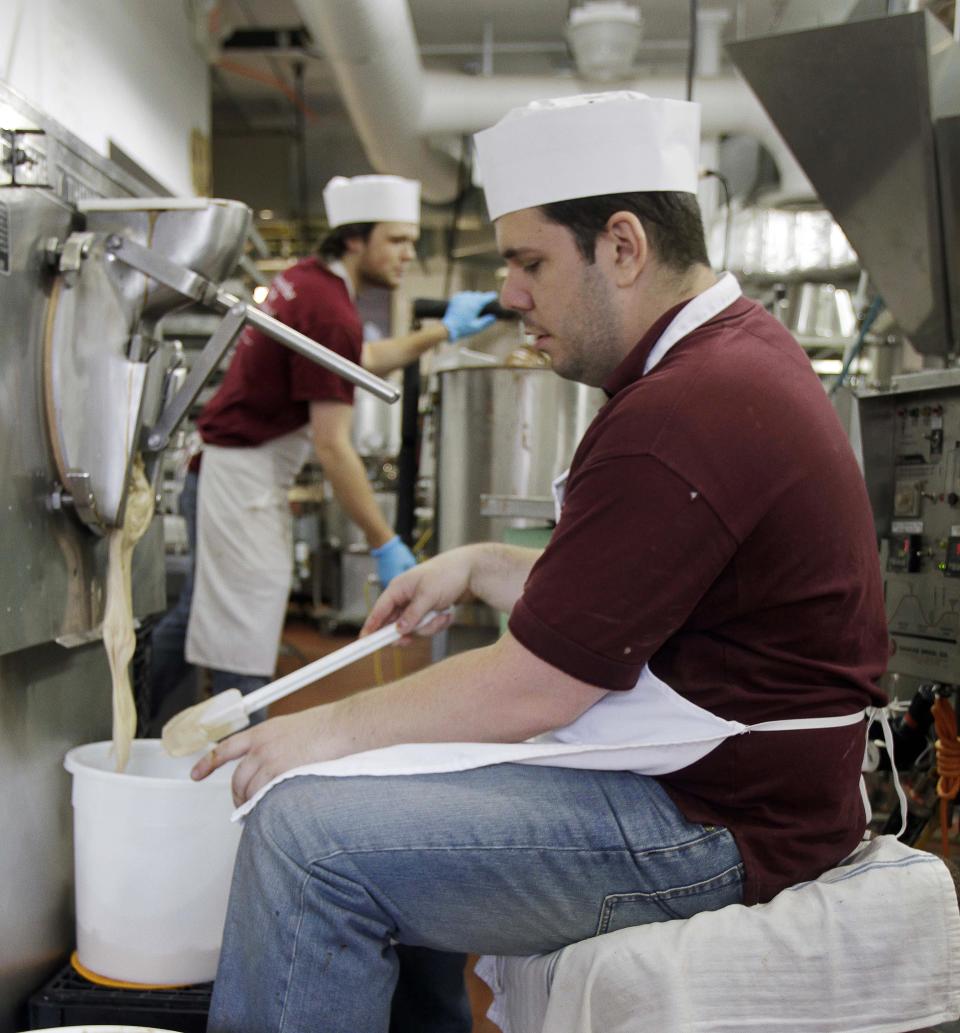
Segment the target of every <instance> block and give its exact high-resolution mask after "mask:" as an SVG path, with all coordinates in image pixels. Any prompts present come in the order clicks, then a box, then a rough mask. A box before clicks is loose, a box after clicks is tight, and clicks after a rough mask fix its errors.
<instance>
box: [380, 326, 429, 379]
mask: <svg viewBox="0 0 960 1033" xmlns="http://www.w3.org/2000/svg"><path fill="white" fill-rule="evenodd" d="M446 339H447V331H446V328H445V327H444V325H443V323H435V324H431V325H430V326H427V327H424V328H423V329H422V330H414V331H413V332H412V333H409V334H403V335H402V336H400V337H385V338H384V339H383V340H380V341H365V342H364V345H363V355H362V358H361V364H362V366H363V368H364V369H367V370H369V371H370V372H371V373H375V374H376V375H377V376H383V375H384V374H386V373H392V372H393V370H395V369H401V368H402V367H404V366H409V365H410V363H411V362H416V361H417V360H418V359H419V358H420V356H421V355H423V353H424V352H426V351H429V350H430V349H431V348H432V347H433V346H434V345H436V344H440V343H441V342H443V341H445V340H446Z"/></svg>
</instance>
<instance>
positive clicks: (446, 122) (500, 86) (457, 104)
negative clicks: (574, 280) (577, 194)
mask: <svg viewBox="0 0 960 1033" xmlns="http://www.w3.org/2000/svg"><path fill="white" fill-rule="evenodd" d="M424 85H425V89H424V94H423V96H424V105H423V110H422V112H421V115H420V120H419V123H418V126H417V131H418V132H419V133H420V135H421V136H431V135H443V134H454V133H474V132H477V131H478V130H480V129H486V128H487V126H491V125H493V124H494V122H496V121H497V120H498V119H500V118H502V117H503V116H504V115H505V114H506V113H507V112H508V111H509V110H510V109H511V108H515V107H520V106H521V105H523V104H527V103H528V102H529V101H531V100H535V99H537V98H544V97H566V96H571V95H573V94H577V93H583V92H592V91H595V90H596V86H592V87H591V86H590V85H588V84H585V83H583V82H582V81H581V80H578V79H560V78H555V77H550V76H507V75H496V76H493V77H491V78H489V79H481V78H478V77H475V76H467V75H458V74H456V73H453V72H426V73H424ZM616 88H617V89H625V90H637V91H638V92H640V93H648V94H650V95H651V96H655V97H668V98H671V99H674V100H683V99H684V98H685V97H686V89H687V87H686V80H685V79H684V78H683V77H682V76H669V77H667V76H655V77H649V78H645V79H635V80H633V81H631V82H626V83H619V84H618V85H617V87H616ZM696 99H697V103H699V104H700V124H701V131H702V133H703V136H704V137H705V138H715V137H719V136H725V135H728V134H742V135H744V136H750V137H754V138H757V139H759V140H760V142H761V143H762V144H763V145H764V146H765V147H766V148H767V150H769V151H770V154H771V156H772V157H773V159H774V161H775V162H776V164H777V169H778V171H779V172H780V187H779V189H778V191H777V196H778V198H780V199H783V200H787V199H790V200H803V199H810V198H813V197H814V196H815V193H814V190H813V187H812V186H811V185H810V180H809V179H807V177H806V175H805V173H804V172H803V170H802V169H801V168H800V166H799V165H798V164H797V161H796V159H795V158H794V157H793V154H792V152H791V151H790V149H789V148H788V147H787V145H786V143H785V142H784V140H783V138H782V137H781V136H780V134H779V133H778V132H777V130H776V129H775V128H774V126H773V123H772V122H771V121H770V118H769V116H768V115H767V113H766V111H764V109H763V106H762V105H761V104H760V102H759V101H758V100H757V98H756V97H755V96H754V93H753V91H752V90H751V89H750V87H749V86H747V84H746V83H745V82H744V81H743V80H742V79H741V78H740V77H739V76H733V75H729V76H724V77H723V78H717V79H710V80H708V81H705V82H703V83H701V84H699V88H698V90H697V95H696Z"/></svg>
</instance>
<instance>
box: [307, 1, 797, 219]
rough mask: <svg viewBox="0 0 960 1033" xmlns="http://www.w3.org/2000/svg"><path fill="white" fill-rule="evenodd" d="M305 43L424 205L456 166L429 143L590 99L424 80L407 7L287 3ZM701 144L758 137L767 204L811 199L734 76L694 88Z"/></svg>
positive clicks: (576, 88) (514, 84) (560, 85)
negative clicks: (770, 190) (771, 185)
mask: <svg viewBox="0 0 960 1033" xmlns="http://www.w3.org/2000/svg"><path fill="white" fill-rule="evenodd" d="M296 5H297V9H298V10H299V12H300V15H301V17H302V18H303V21H304V24H305V25H306V26H307V28H308V29H309V30H310V33H311V34H312V35H313V37H314V40H315V41H316V42H317V43H318V44H319V45H320V46H321V47H322V48H323V52H324V54H325V55H326V56H327V59H328V60H329V61H330V62H331V65H332V67H333V72H334V75H335V77H336V80H337V84H338V87H339V89H340V92H341V95H342V96H343V99H344V103H345V104H346V106H347V110H348V112H349V114H350V118H351V120H352V121H353V124H354V127H355V129H356V131H357V134H358V136H359V137H360V140H361V143H362V144H363V147H364V150H365V152H366V154H367V158H368V159H369V161H370V164H371V165H372V166H373V167H374V169H376V170H377V171H378V172H381V173H392V174H394V175H400V176H408V177H410V178H411V179H419V180H420V181H421V183H422V184H423V196H424V198H425V199H426V200H428V201H431V202H433V203H438V204H439V203H444V202H448V201H450V200H452V199H453V197H454V196H455V195H456V190H457V162H456V161H455V160H454V159H453V158H451V157H449V156H448V155H446V154H444V153H443V152H441V151H439V150H437V149H436V148H434V147H431V146H430V144H429V143H428V142H427V140H428V138H429V137H430V136H447V137H449V136H460V135H463V134H465V133H473V132H477V131H478V130H480V129H486V128H487V127H488V126H491V125H493V124H494V122H496V121H498V120H499V119H500V118H502V117H503V116H504V115H505V114H506V113H507V112H508V111H509V110H510V109H511V108H515V107H520V106H522V105H524V104H527V103H529V102H530V101H531V100H537V99H542V98H545V97H561V96H569V95H571V94H577V93H590V92H596V91H597V89H598V87H597V85H596V84H590V83H585V82H583V81H582V80H579V79H569V78H560V77H554V76H502V75H492V76H470V75H462V74H457V73H447V72H427V71H425V70H424V68H423V65H422V63H421V61H420V53H419V49H418V44H417V40H416V36H415V35H414V30H413V22H412V20H411V18H410V12H409V9H408V7H407V3H406V0H350V2H349V3H344V2H343V0H296ZM617 88H618V89H631V90H638V91H639V92H641V93H649V94H651V95H654V96H660V97H671V98H676V99H681V100H682V99H683V98H684V97H685V96H686V83H685V80H683V79H682V78H681V77H662V78H661V77H649V78H645V79H637V80H634V81H632V82H627V83H623V84H618V85H617ZM696 99H697V101H698V102H699V103H700V104H701V105H702V115H701V117H702V126H703V134H704V136H705V137H716V136H721V135H726V134H733V133H742V134H744V135H747V136H752V137H756V138H759V140H760V141H761V143H763V145H764V146H765V147H766V148H767V149H768V150H769V151H770V153H771V155H772V157H773V159H774V161H775V162H776V164H777V168H778V170H779V172H780V188H779V189H778V191H777V195H776V198H775V199H776V200H788V199H789V200H801V199H810V198H813V197H815V193H814V190H813V187H812V186H811V185H810V181H809V180H808V179H807V177H806V175H805V174H804V173H803V171H802V169H801V168H800V166H799V165H798V164H797V162H796V160H795V159H794V157H793V155H792V153H791V152H790V150H789V148H788V147H787V145H786V144H785V143H784V141H783V139H782V138H781V136H780V134H779V133H778V132H777V130H776V129H775V128H774V126H773V123H772V122H771V121H770V119H769V117H768V116H767V114H766V112H765V111H764V109H763V107H762V106H761V105H760V103H759V101H757V99H756V98H755V97H754V95H753V93H752V91H751V90H750V88H749V87H748V86H747V85H746V84H745V83H744V82H743V80H741V79H740V78H739V77H736V76H724V77H722V78H711V79H709V80H707V81H704V82H702V83H701V84H700V89H699V90H698V92H697V98H696Z"/></svg>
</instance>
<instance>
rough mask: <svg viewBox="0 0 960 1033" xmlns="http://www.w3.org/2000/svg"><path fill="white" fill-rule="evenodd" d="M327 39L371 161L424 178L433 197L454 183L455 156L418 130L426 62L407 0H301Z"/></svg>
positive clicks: (308, 21)
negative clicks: (433, 145) (422, 61)
mask: <svg viewBox="0 0 960 1033" xmlns="http://www.w3.org/2000/svg"><path fill="white" fill-rule="evenodd" d="M296 4H297V9H298V10H299V12H300V16H301V18H303V21H304V24H305V25H306V26H307V28H308V29H309V30H310V33H311V35H312V36H313V38H314V39H315V40H317V42H318V43H320V45H321V46H322V47H323V51H324V54H325V55H326V57H327V60H329V61H330V64H331V65H332V67H333V73H334V76H335V77H336V80H337V85H338V87H339V89H340V93H341V95H342V97H343V100H344V103H345V104H346V106H347V111H349V113H350V118H351V120H352V122H353V125H354V128H355V129H356V131H357V135H358V136H359V137H360V141H361V143H362V144H363V148H364V150H365V151H366V154H367V157H368V158H369V159H370V164H371V165H372V166H373V167H374V168H375V169H376V170H377V171H378V172H382V173H390V174H393V175H398V176H407V177H409V178H410V179H419V180H420V182H421V184H422V192H423V196H424V198H425V199H426V200H428V201H433V202H435V203H443V202H446V201H450V200H452V199H453V198H454V196H455V195H456V191H457V163H456V162H455V161H454V160H453V159H452V158H449V157H447V156H446V155H444V154H441V153H439V152H438V151H436V150H434V149H433V148H431V147H429V146H428V145H427V144H426V143H425V142H424V141H423V140H422V139H421V138H420V135H419V132H418V128H417V126H418V123H419V120H420V112H421V109H422V106H423V92H424V81H423V66H422V65H421V64H420V52H419V50H418V48H417V40H416V37H415V36H414V32H413V22H412V21H411V19H410V11H409V9H408V8H407V4H406V0H348V2H344V0H296Z"/></svg>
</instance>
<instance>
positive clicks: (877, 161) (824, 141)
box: [728, 11, 960, 356]
mask: <svg viewBox="0 0 960 1033" xmlns="http://www.w3.org/2000/svg"><path fill="white" fill-rule="evenodd" d="M728 51H729V53H730V56H731V57H732V59H733V61H734V63H735V64H736V66H737V68H738V69H739V70H740V72H741V73H742V75H743V77H744V78H745V79H746V81H747V83H748V84H749V85H750V87H751V89H752V90H753V91H754V93H755V94H756V95H757V97H758V99H759V100H760V102H761V104H763V106H764V107H765V108H766V110H767V113H768V114H769V115H770V118H771V119H772V121H773V123H774V125H775V126H776V127H777V129H778V130H779V132H780V133H781V135H782V136H783V138H784V140H785V141H786V142H787V145H788V146H789V147H790V149H791V150H792V151H793V153H794V156H795V157H796V159H797V161H798V162H799V163H800V166H801V167H802V168H803V171H804V172H805V173H806V174H807V176H808V177H809V179H810V181H811V183H813V185H814V188H815V189H816V191H817V193H818V194H819V195H820V198H821V200H822V202H823V204H824V205H825V206H826V207H827V208H828V209H829V210H830V212H831V213H832V214H833V216H834V218H835V219H836V220H837V222H838V223H839V224H840V226H841V228H842V229H843V231H844V233H845V234H846V235H847V239H848V240H849V241H850V243H851V244H852V246H853V248H854V249H855V250H856V252H857V254H858V255H859V257H860V260H861V262H862V264H863V266H864V268H865V269H866V270H867V272H868V273H869V274H870V276H871V278H872V280H873V282H874V284H875V285H876V288H877V290H878V291H879V292H880V294H881V295H882V296H883V299H884V301H885V302H886V304H887V307H888V308H889V309H890V311H891V312H892V313H893V315H894V317H895V318H896V320H897V322H898V323H899V324H900V326H901V327H902V329H903V331H904V333H906V334H907V336H908V337H909V338H910V340H911V342H912V343H913V345H914V346H915V347H916V349H917V350H918V351H920V352H923V353H924V354H928V355H941V356H942V355H945V354H947V353H948V352H953V351H956V350H957V345H958V344H960V332H958V330H960V322H958V319H960V285H958V282H957V277H956V276H955V275H954V276H950V277H948V273H947V266H948V263H950V265H951V266H953V260H954V258H955V257H956V256H957V254H960V248H958V242H960V232H958V221H957V218H956V215H955V212H956V211H957V209H958V207H960V206H958V205H957V204H956V203H955V197H956V194H957V191H958V190H960V183H958V184H957V185H954V180H957V181H960V169H958V168H957V167H956V165H953V166H952V168H951V164H952V163H951V162H950V161H945V160H943V155H946V154H947V153H948V152H952V153H954V154H955V153H957V144H956V142H955V141H960V135H958V133H960V121H958V120H957V119H951V118H950V116H956V115H960V47H958V46H957V45H956V44H955V43H954V41H953V39H952V37H951V35H950V33H949V32H947V30H946V29H945V28H944V27H943V26H942V25H941V24H940V23H939V22H938V21H937V20H936V19H935V18H934V17H933V16H932V15H930V14H928V13H927V12H925V11H921V12H918V13H916V14H906V15H897V16H894V17H887V18H879V19H874V20H868V21H856V22H847V23H845V24H842V25H834V26H830V27H827V28H820V29H812V30H808V31H805V32H795V33H788V34H783V35H778V36H770V37H766V38H763V39H753V40H747V41H743V42H740V43H735V44H732V45H731V46H729V47H728ZM938 144H939V147H940V150H941V152H942V155H941V162H940V167H939V168H938V159H937V147H938ZM941 170H942V172H943V174H944V176H945V179H944V181H943V183H942V184H941V182H940V172H941ZM944 211H946V213H947V219H948V220H949V221H948V222H947V223H945V221H944V214H943V213H944ZM952 293H954V296H951V294H952ZM951 308H952V309H953V322H951Z"/></svg>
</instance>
